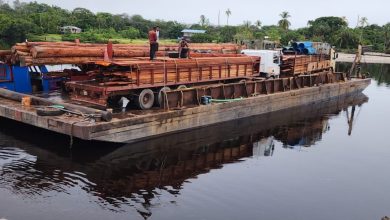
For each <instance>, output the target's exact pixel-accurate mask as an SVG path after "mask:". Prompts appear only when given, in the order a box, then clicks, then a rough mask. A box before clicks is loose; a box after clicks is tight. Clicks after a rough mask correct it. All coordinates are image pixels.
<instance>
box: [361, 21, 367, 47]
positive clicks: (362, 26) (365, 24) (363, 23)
mask: <svg viewBox="0 0 390 220" xmlns="http://www.w3.org/2000/svg"><path fill="white" fill-rule="evenodd" d="M359 23H360V26H361V29H362V32H361V34H360V43H361V44H362V43H363V32H364V27H365V26H367V25H368V19H367V18H366V17H362V18H361V19H360V20H359Z"/></svg>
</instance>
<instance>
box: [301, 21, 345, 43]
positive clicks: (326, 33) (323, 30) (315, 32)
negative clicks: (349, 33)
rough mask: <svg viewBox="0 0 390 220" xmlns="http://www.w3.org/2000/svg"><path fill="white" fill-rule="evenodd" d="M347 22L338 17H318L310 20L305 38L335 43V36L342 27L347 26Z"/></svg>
mask: <svg viewBox="0 0 390 220" xmlns="http://www.w3.org/2000/svg"><path fill="white" fill-rule="evenodd" d="M347 27H348V23H347V22H346V21H345V20H344V19H343V18H340V17H334V16H329V17H320V18H317V19H315V20H314V21H311V22H310V26H309V28H308V31H307V36H306V37H307V38H309V39H315V40H320V41H324V42H328V43H331V44H337V42H336V39H335V36H336V35H337V33H338V32H339V31H340V30H342V29H343V28H347Z"/></svg>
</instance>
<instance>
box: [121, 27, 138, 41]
mask: <svg viewBox="0 0 390 220" xmlns="http://www.w3.org/2000/svg"><path fill="white" fill-rule="evenodd" d="M120 34H121V36H122V37H124V38H128V39H137V38H139V36H140V34H139V30H138V29H136V28H133V27H129V28H127V29H126V30H122V31H121V32H120Z"/></svg>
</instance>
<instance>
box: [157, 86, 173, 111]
mask: <svg viewBox="0 0 390 220" xmlns="http://www.w3.org/2000/svg"><path fill="white" fill-rule="evenodd" d="M169 91H171V88H169V87H162V88H161V89H160V90H158V94H157V96H156V98H155V99H156V100H155V103H156V105H158V106H160V107H162V106H163V100H164V96H163V95H164V92H169Z"/></svg>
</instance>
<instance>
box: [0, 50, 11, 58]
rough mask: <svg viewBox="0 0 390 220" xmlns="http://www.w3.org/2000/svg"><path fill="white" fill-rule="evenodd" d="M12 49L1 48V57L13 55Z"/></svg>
mask: <svg viewBox="0 0 390 220" xmlns="http://www.w3.org/2000/svg"><path fill="white" fill-rule="evenodd" d="M11 54H12V52H11V50H0V57H5V56H9V55H11Z"/></svg>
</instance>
